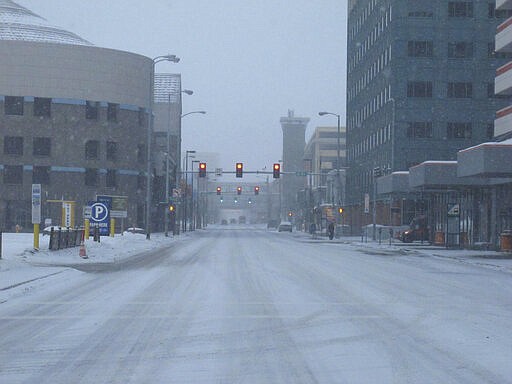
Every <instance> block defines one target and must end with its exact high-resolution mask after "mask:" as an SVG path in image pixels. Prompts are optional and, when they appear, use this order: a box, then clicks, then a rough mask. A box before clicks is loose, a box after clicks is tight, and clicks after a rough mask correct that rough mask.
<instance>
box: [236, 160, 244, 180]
mask: <svg viewBox="0 0 512 384" xmlns="http://www.w3.org/2000/svg"><path fill="white" fill-rule="evenodd" d="M235 170H236V177H242V176H243V173H244V163H236V167H235Z"/></svg>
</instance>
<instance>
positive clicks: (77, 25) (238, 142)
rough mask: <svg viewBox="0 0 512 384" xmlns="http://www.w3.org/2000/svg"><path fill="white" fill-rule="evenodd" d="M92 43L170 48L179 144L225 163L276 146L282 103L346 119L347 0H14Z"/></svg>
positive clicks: (251, 158)
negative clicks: (176, 81)
mask: <svg viewBox="0 0 512 384" xmlns="http://www.w3.org/2000/svg"><path fill="white" fill-rule="evenodd" d="M15 1H17V2H18V3H19V4H21V5H23V6H24V7H26V8H29V9H30V10H32V11H34V12H35V13H37V14H38V15H40V16H42V17H44V18H45V19H47V20H48V21H49V22H50V23H51V24H54V25H57V26H60V27H63V28H65V29H67V30H69V31H71V32H74V33H76V34H78V35H79V36H81V37H83V38H85V39H86V40H89V41H90V42H91V43H93V44H95V45H97V46H101V47H107V48H114V49H120V50H126V51H130V52H134V53H139V54H142V55H145V56H148V57H155V56H159V55H162V54H167V53H171V54H176V55H177V56H179V57H180V58H181V62H180V63H179V64H171V63H167V62H164V63H159V64H158V65H157V72H173V73H181V74H182V81H183V87H184V88H187V89H192V90H193V91H194V95H192V96H186V95H184V100H183V112H184V113H185V112H188V111H193V110H206V111H207V112H208V113H207V115H190V116H187V117H185V118H184V119H183V150H186V149H189V150H197V151H208V152H218V153H220V154H221V161H222V164H221V166H222V167H223V168H225V169H228V170H229V168H233V169H234V163H235V162H238V161H242V162H244V163H245V169H246V170H249V169H251V170H252V169H254V170H256V169H262V168H263V167H264V166H269V165H270V164H272V163H273V162H276V161H277V160H279V159H281V156H282V132H281V126H280V124H279V118H280V117H281V116H285V115H286V114H287V111H288V109H293V110H295V115H296V116H305V117H310V118H311V122H310V124H309V126H308V130H307V134H306V136H307V137H306V140H307V139H308V138H309V136H310V134H311V133H312V132H313V130H314V127H316V126H318V125H323V126H325V125H332V126H335V125H336V120H335V117H332V116H331V117H328V116H325V117H319V116H318V112H319V111H321V110H327V111H330V112H335V113H340V114H341V115H342V121H343V122H344V120H345V87H346V80H345V78H346V18H347V16H346V13H347V9H346V8H347V4H346V1H340V0H144V1H140V0H108V1H105V0H87V1H83V0H45V1H41V0H15Z"/></svg>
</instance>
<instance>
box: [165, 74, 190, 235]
mask: <svg viewBox="0 0 512 384" xmlns="http://www.w3.org/2000/svg"><path fill="white" fill-rule="evenodd" d="M180 87H181V84H180ZM182 93H186V94H187V95H192V94H193V93H194V91H191V90H189V89H184V90H183V91H181V90H180V96H179V103H180V109H181V94H182ZM167 102H168V116H167V143H166V146H167V155H166V157H165V199H166V201H165V203H166V208H165V216H164V217H165V220H164V227H165V228H164V232H165V236H166V237H167V236H168V231H169V223H168V222H169V220H168V219H169V212H168V204H169V202H170V196H169V156H170V154H171V94H170V93H169V94H168V100H167ZM180 115H181V112H180ZM180 126H181V117H180ZM178 135H179V137H180V138H181V132H178ZM176 154H177V158H178V159H179V157H180V156H181V155H180V153H179V149H178V148H176ZM178 224H179V222H178ZM174 225H176V223H175V224H174ZM174 232H176V228H174Z"/></svg>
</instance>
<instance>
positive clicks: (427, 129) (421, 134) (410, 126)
mask: <svg viewBox="0 0 512 384" xmlns="http://www.w3.org/2000/svg"><path fill="white" fill-rule="evenodd" d="M407 137H410V138H431V137H432V122H430V121H410V122H408V123H407Z"/></svg>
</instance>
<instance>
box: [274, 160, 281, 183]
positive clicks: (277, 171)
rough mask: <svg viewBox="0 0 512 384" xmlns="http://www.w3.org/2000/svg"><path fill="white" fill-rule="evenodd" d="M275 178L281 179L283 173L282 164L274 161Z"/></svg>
mask: <svg viewBox="0 0 512 384" xmlns="http://www.w3.org/2000/svg"><path fill="white" fill-rule="evenodd" d="M273 169H274V179H279V176H280V175H281V164H279V163H274V168H273Z"/></svg>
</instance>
